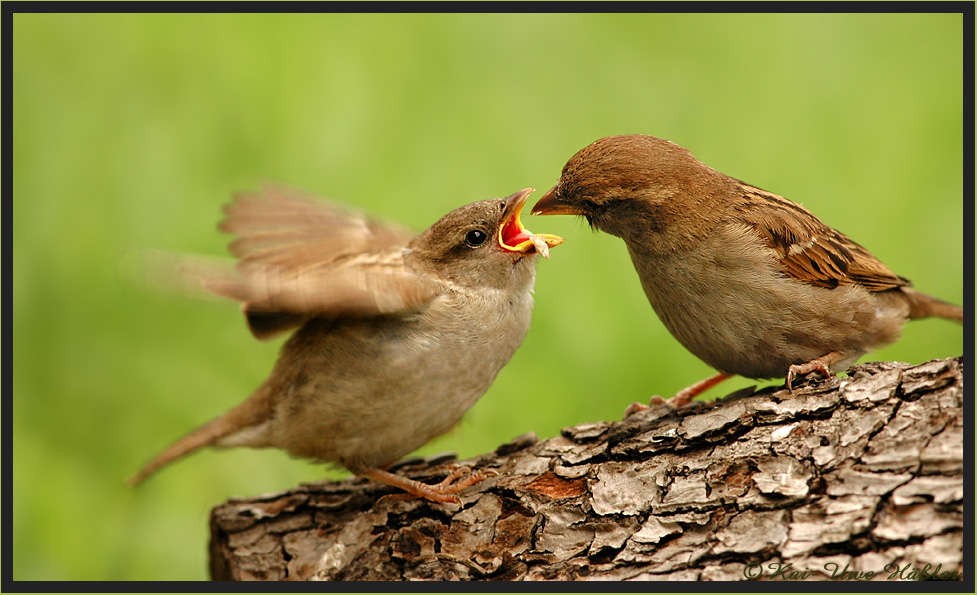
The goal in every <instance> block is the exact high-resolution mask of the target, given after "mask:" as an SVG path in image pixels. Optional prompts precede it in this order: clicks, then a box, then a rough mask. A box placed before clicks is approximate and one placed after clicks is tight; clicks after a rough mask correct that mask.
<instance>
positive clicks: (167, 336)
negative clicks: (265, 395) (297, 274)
mask: <svg viewBox="0 0 977 595" xmlns="http://www.w3.org/2000/svg"><path fill="white" fill-rule="evenodd" d="M13 23H14V29H13V36H14V37H13V68H14V71H13V101H14V121H13V135H14V144H13V151H14V155H13V163H14V175H13V188H14V197H13V199H14V200H13V218H14V225H13V237H14V242H13V285H12V291H13V300H14V301H13V309H14V322H13V325H14V326H13V333H14V346H15V353H14V365H15V369H14V380H13V382H14V409H13V415H14V423H13V436H12V448H13V457H14V458H13V461H14V469H13V486H12V489H13V513H14V516H13V519H12V520H11V521H10V522H12V523H13V537H14V539H13V559H14V565H13V578H14V579H18V580H28V579H204V578H206V577H207V561H206V560H207V559H206V547H207V539H208V531H207V519H208V512H209V509H210V507H212V506H214V505H216V504H218V503H220V502H222V501H224V500H225V499H227V498H228V497H231V496H235V495H254V494H259V493H267V492H274V491H278V490H284V489H287V488H289V487H291V486H294V485H296V484H297V483H299V482H308V481H313V480H316V479H319V478H321V477H323V476H324V474H325V473H326V472H325V471H324V470H323V468H322V467H321V466H317V465H313V464H308V463H305V462H302V461H294V460H290V459H288V458H287V457H286V456H285V455H283V454H281V453H278V452H274V451H246V450H238V451H224V452H214V451H207V452H204V453H200V454H198V455H196V456H193V457H192V458H190V459H187V460H185V461H183V462H181V463H179V464H177V465H175V466H173V467H171V468H168V469H166V470H165V471H164V472H162V473H161V474H160V475H158V476H156V477H154V478H153V479H152V480H150V481H149V482H148V483H146V484H145V485H143V486H142V487H140V488H139V489H138V490H130V489H128V488H127V487H125V486H124V485H123V480H124V478H125V477H127V476H128V475H129V474H131V473H132V472H134V471H135V470H136V469H137V468H138V467H139V466H140V465H141V464H142V463H143V462H145V461H146V460H147V459H148V458H149V457H150V456H151V455H153V454H155V453H156V452H157V451H158V450H160V449H161V448H162V447H164V446H166V445H167V444H168V443H169V442H170V441H171V440H173V439H175V438H177V437H178V436H180V435H182V434H183V433H184V432H186V431H188V430H189V429H191V428H193V427H195V426H196V425H198V424H200V423H202V422H204V421H206V420H208V419H209V418H211V417H213V416H215V415H217V414H219V413H221V412H223V411H224V410H226V409H227V408H229V407H230V406H232V405H234V404H236V403H237V402H239V401H240V400H241V399H242V398H243V397H245V396H246V395H248V394H249V393H250V392H251V390H253V389H254V388H255V387H256V386H257V385H258V384H259V383H260V382H261V381H262V380H263V379H264V378H265V376H266V375H267V373H268V372H269V371H270V370H271V367H272V365H273V363H274V361H275V358H276V355H277V350H278V347H279V345H280V344H281V341H274V342H271V343H259V342H257V341H255V340H253V339H252V338H251V337H250V336H249V334H248V332H247V330H246V328H245V325H244V323H243V320H242V318H241V316H240V314H239V313H238V310H237V307H236V306H235V305H233V304H230V303H226V304H224V303H211V302H195V301H189V300H186V301H184V300H180V299H177V298H173V297H169V296H166V295H159V294H156V293H153V292H151V291H148V290H146V289H144V288H142V287H139V286H136V285H133V284H131V283H128V282H126V281H124V280H123V279H122V277H121V276H120V262H121V261H122V260H123V257H124V256H125V255H126V254H128V253H129V252H130V251H132V250H135V249H140V248H147V247H152V248H162V249H167V250H175V251H185V252H197V253H204V254H215V255H224V254H226V251H225V244H226V242H227V240H228V238H227V237H225V236H222V235H221V234H219V233H217V231H216V229H215V224H216V222H217V220H218V219H219V216H220V206H221V205H222V204H223V203H224V202H226V201H227V200H228V198H229V197H230V195H231V193H232V192H233V191H235V190H239V189H248V188H254V187H256V186H257V184H258V183H259V182H260V181H262V180H277V181H281V182H284V183H288V184H291V185H295V186H298V187H301V188H305V189H307V190H310V191H313V192H315V193H317V194H321V195H325V196H330V197H333V198H336V199H340V200H342V201H345V202H349V203H352V204H355V205H358V206H361V207H364V208H366V209H368V210H370V211H372V212H374V213H376V214H378V215H382V216H386V217H389V218H394V219H397V220H400V221H402V222H404V223H406V224H409V225H410V226H412V227H413V228H415V229H418V230H420V229H423V228H425V227H427V226H428V225H430V224H431V223H432V222H434V221H435V220H436V219H437V218H439V217H440V216H441V215H444V214H445V213H447V212H448V211H450V210H452V209H454V208H455V207H457V206H460V205H462V204H465V203H469V202H473V201H476V200H481V199H485V198H490V197H495V196H505V195H507V194H510V193H511V192H514V191H516V190H519V189H521V188H524V187H526V186H533V187H535V188H537V189H538V193H537V194H536V196H535V197H531V198H530V203H531V204H532V203H533V202H534V201H535V199H536V198H538V197H539V196H540V195H541V193H542V192H543V191H545V190H546V189H548V188H549V187H550V186H551V185H552V184H553V183H555V181H556V179H557V177H558V176H559V173H560V169H561V168H562V166H563V164H564V162H565V161H566V160H567V159H568V158H569V157H570V156H571V155H572V154H573V153H575V152H576V151H577V150H579V149H580V148H582V147H584V146H585V145H586V144H588V143H590V142H591V141H593V140H596V139H597V138H600V137H602V136H607V135H611V134H623V133H646V134H654V135H656V136H661V137H664V138H668V139H671V140H674V141H676V142H678V143H679V144H681V145H684V146H686V147H688V148H690V149H691V150H692V151H693V152H694V153H695V154H696V156H698V157H699V158H700V159H702V160H703V161H705V162H706V163H708V164H709V165H711V166H713V167H715V168H717V169H719V170H720V171H723V172H726V173H728V174H730V175H732V176H735V177H738V178H740V179H743V180H746V181H749V182H751V183H753V184H756V185H759V186H760V187H762V188H765V189H767V190H770V191H773V192H777V193H780V194H783V195H785V196H787V197H788V198H790V199H792V200H794V201H796V202H801V203H803V204H804V205H805V206H807V207H808V208H809V209H811V210H812V211H814V212H815V213H816V214H818V215H819V216H820V217H821V218H822V219H823V220H824V221H825V222H827V223H828V224H830V225H833V226H835V227H837V228H839V229H841V230H842V231H844V232H845V233H847V234H849V235H851V236H852V237H853V238H855V239H856V240H857V241H858V242H860V243H862V244H863V245H864V246H866V247H867V248H868V249H869V250H871V251H873V252H874V253H875V254H876V255H877V256H878V257H879V258H881V259H882V260H883V261H884V262H885V263H887V264H888V265H889V266H890V267H891V268H893V269H894V270H895V271H896V272H898V273H900V274H902V275H905V276H907V277H909V278H911V279H912V280H913V281H914V282H915V285H916V286H917V287H918V288H921V289H923V290H924V291H927V292H929V293H932V294H934V295H937V296H940V297H942V298H945V299H948V300H952V301H955V302H957V303H962V300H963V293H964V288H963V257H962V254H963V239H962V227H963V221H962V213H963V200H964V199H963V196H962V192H963V185H962V177H963V170H962V166H963V162H962V160H963V152H962V142H963V132H962V126H963V119H962V113H963V105H962V93H963V89H962V70H963V60H962V56H963V51H964V48H963V41H962V32H963V27H962V17H961V16H960V15H917V14H905V15H884V16H878V15H874V16H873V15H802V14H797V15H731V14H724V15H679V14H673V15H634V14H630V15H379V16H371V15H355V14H344V15H270V16H264V15H204V16H189V15H109V14H106V15H48V14H17V15H15V16H14V19H13ZM966 200H968V201H969V200H971V198H970V197H967V199H966ZM524 223H525V224H526V225H528V226H529V227H530V229H532V230H534V231H537V232H544V231H545V232H552V233H557V234H560V235H563V236H564V237H566V238H567V242H566V243H565V244H564V245H562V246H560V247H559V248H556V249H555V250H554V251H553V258H552V259H551V260H549V261H543V262H541V263H540V265H539V268H538V271H539V274H538V280H537V284H536V310H535V314H534V320H533V326H532V329H531V330H530V333H529V336H528V338H527V339H526V342H525V343H524V344H523V346H522V348H521V350H520V351H519V352H518V353H517V354H516V356H515V357H514V358H513V360H512V362H511V363H510V364H509V365H508V367H506V368H505V369H504V370H503V371H502V373H501V374H500V375H499V377H498V380H497V381H496V383H495V385H494V386H493V388H492V389H491V390H490V391H489V392H488V393H487V394H486V395H485V397H484V398H483V399H482V400H481V401H480V402H479V403H478V405H477V406H476V407H475V408H474V409H473V410H472V411H471V412H470V413H469V414H468V415H467V416H466V418H465V420H464V421H463V423H462V424H460V426H459V427H458V428H457V429H455V430H453V431H452V432H451V433H450V434H449V435H447V436H445V437H443V438H440V439H438V440H436V441H435V442H433V443H431V444H429V445H427V446H426V447H425V448H424V449H423V451H422V453H426V454H431V453H435V452H440V451H444V450H453V451H457V452H459V453H460V455H461V456H462V457H466V456H473V455H476V454H479V453H482V452H486V451H489V450H491V449H493V448H494V447H496V446H497V445H498V444H500V443H502V442H505V441H507V440H509V439H511V438H513V437H514V436H517V435H519V434H522V433H524V432H528V431H534V432H536V433H537V434H539V435H540V436H541V437H544V438H545V437H550V436H554V435H556V434H558V433H559V431H560V428H562V427H566V426H571V425H575V424H580V423H585V422H593V421H597V420H616V419H619V418H620V417H621V414H622V412H623V411H624V409H625V407H626V406H627V405H628V404H629V403H630V402H631V401H634V400H640V401H646V400H647V399H648V397H649V396H651V395H652V394H661V395H666V396H667V395H671V394H672V393H674V392H675V391H676V390H678V389H680V388H682V387H684V386H686V385H688V384H691V383H692V382H694V381H696V380H700V379H701V378H703V377H705V376H706V375H709V374H710V373H711V370H710V369H709V368H707V367H706V366H705V364H702V363H701V362H699V361H698V360H697V359H696V358H695V357H694V356H692V355H691V354H689V353H687V352H686V351H685V350H684V349H683V348H682V347H681V346H679V345H678V343H676V342H675V341H674V340H673V339H672V338H671V336H670V335H669V334H668V332H667V331H666V330H665V329H664V328H663V326H662V325H661V323H660V322H659V321H658V319H657V317H656V316H655V315H654V313H653V311H652V310H651V308H650V306H649V305H648V302H647V301H646V299H645V297H644V294H643V293H642V291H641V288H640V285H639V284H638V282H637V278H636V275H635V273H634V270H633V269H632V266H631V263H630V260H629V259H628V256H627V252H626V250H625V247H624V245H623V243H622V242H621V241H620V240H618V239H617V238H614V237H611V236H607V235H596V234H593V233H591V232H590V231H589V229H588V228H587V226H586V225H585V224H584V223H583V222H581V221H578V220H574V219H571V218H567V217H550V218H534V217H527V218H524ZM963 334H964V331H963V329H962V328H961V327H960V326H958V325H955V324H952V323H949V322H946V321H941V320H926V321H921V322H916V323H913V324H910V325H909V326H908V327H907V328H906V330H905V333H904V337H903V339H902V341H901V342H899V343H897V344H896V345H894V346H892V347H890V348H888V349H886V350H884V351H880V352H878V353H876V354H874V355H873V357H874V358H878V359H898V360H905V361H910V362H923V361H926V360H928V359H931V358H937V357H945V356H953V355H959V354H961V353H962V351H963V344H964V343H963ZM867 359H868V358H863V361H865V360H867ZM749 384H754V382H752V381H748V380H745V379H735V380H734V381H729V382H727V383H725V384H723V385H721V386H720V387H718V388H716V389H713V390H712V391H710V393H709V396H710V397H716V396H721V395H724V394H727V393H729V392H731V391H733V390H735V389H736V388H738V387H742V386H747V385H749ZM391 415H396V412H391ZM7 439H8V440H11V438H10V437H9V436H8V437H7ZM7 444H8V445H11V442H7ZM8 447H9V446H8Z"/></svg>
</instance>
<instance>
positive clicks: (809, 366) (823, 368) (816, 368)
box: [787, 351, 841, 394]
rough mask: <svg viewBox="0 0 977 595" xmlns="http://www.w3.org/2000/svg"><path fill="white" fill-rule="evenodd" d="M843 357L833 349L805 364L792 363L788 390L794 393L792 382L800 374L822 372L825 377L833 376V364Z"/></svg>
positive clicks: (788, 372)
mask: <svg viewBox="0 0 977 595" xmlns="http://www.w3.org/2000/svg"><path fill="white" fill-rule="evenodd" d="M840 359H841V354H840V353H838V352H837V351H832V352H831V353H829V354H827V355H824V356H822V357H819V358H817V359H812V360H811V361H809V362H806V363H803V364H791V365H790V367H788V368H787V392H788V393H791V394H793V393H794V389H793V388H792V387H791V383H792V382H793V381H794V379H795V378H797V377H798V376H804V375H805V374H810V373H811V372H820V373H822V374H824V376H825V378H831V377H832V376H833V375H834V373H833V372H832V371H831V364H833V363H835V362H836V361H838V360H840Z"/></svg>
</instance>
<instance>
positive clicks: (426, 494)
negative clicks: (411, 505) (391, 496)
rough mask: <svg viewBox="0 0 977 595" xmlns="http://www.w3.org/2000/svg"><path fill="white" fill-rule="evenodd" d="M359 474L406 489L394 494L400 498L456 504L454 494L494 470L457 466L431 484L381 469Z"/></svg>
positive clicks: (485, 477)
mask: <svg viewBox="0 0 977 595" xmlns="http://www.w3.org/2000/svg"><path fill="white" fill-rule="evenodd" d="M360 475H362V476H363V477H368V478H370V479H373V480H375V481H379V482H381V483H385V484H387V485H392V486H394V487H395V488H400V489H402V490H404V491H406V492H407V494H396V495H395V496H397V497H400V498H409V497H410V496H415V497H417V498H426V499H428V500H430V501H432V502H444V503H448V504H458V503H460V502H461V500H459V499H458V496H455V494H457V493H458V492H460V491H462V490H464V489H466V488H469V487H471V486H473V485H475V484H476V483H479V482H481V481H483V480H485V479H487V478H489V477H491V476H492V475H495V472H494V471H484V472H483V471H475V472H472V470H471V468H470V467H458V468H457V469H455V470H453V471H452V472H451V474H450V475H448V476H447V477H445V478H444V480H442V481H441V483H436V484H433V485H432V484H427V483H421V482H419V481H417V480H415V479H409V478H407V477H404V476H402V475H397V474H396V473H390V472H389V471H384V470H383V469H366V470H365V471H363V472H362V473H361V474H360Z"/></svg>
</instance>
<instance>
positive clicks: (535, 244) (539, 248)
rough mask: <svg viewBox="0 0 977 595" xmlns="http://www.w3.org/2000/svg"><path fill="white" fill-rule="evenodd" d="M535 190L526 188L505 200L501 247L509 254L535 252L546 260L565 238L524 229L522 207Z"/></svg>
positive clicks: (500, 236)
mask: <svg viewBox="0 0 977 595" xmlns="http://www.w3.org/2000/svg"><path fill="white" fill-rule="evenodd" d="M533 190H534V189H533V188H526V189H525V190H520V191H519V192H516V193H515V194H513V195H512V196H510V197H508V198H506V199H505V211H504V212H503V213H502V224H501V225H500V226H499V246H501V247H502V249H503V250H506V251H508V252H521V253H525V254H528V253H530V252H533V251H534V250H535V251H536V252H539V253H540V254H541V255H543V257H544V258H549V257H550V248H552V247H553V246H559V245H560V244H562V243H563V238H561V237H560V236H555V235H553V234H551V233H540V234H536V233H533V232H531V231H529V230H528V229H526V228H525V227H523V226H522V222H521V221H520V220H519V214H520V213H521V212H522V207H523V205H525V204H526V199H527V198H529V195H530V194H532V193H533Z"/></svg>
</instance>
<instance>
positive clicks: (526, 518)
mask: <svg viewBox="0 0 977 595" xmlns="http://www.w3.org/2000/svg"><path fill="white" fill-rule="evenodd" d="M849 375H850V376H849V377H848V378H841V379H838V378H832V379H828V380H823V379H821V378H816V379H813V381H812V380H809V381H807V382H801V383H799V384H798V386H795V389H794V394H793V395H792V396H791V395H788V393H787V392H786V391H785V390H781V389H774V388H768V389H764V390H762V391H760V392H756V393H754V392H753V389H746V390H743V391H737V392H736V393H733V394H731V395H729V396H727V397H725V398H723V399H720V400H718V401H715V402H704V403H699V402H696V403H694V404H693V405H690V406H689V407H686V408H683V409H680V410H678V411H676V410H674V409H672V408H671V407H669V406H668V405H653V406H652V407H651V408H649V409H647V410H644V411H641V412H638V413H635V414H634V415H632V416H630V417H628V418H626V419H624V420H623V421H618V422H611V423H607V422H599V423H591V424H584V425H580V426H576V427H572V428H567V429H565V430H563V432H562V435H560V436H556V437H554V438H550V439H548V440H543V441H538V440H537V439H536V438H535V436H532V435H527V436H522V437H520V438H517V439H516V440H514V441H513V442H511V443H509V444H505V445H503V446H500V447H499V448H498V449H497V450H496V451H495V452H493V453H490V454H486V455H483V456H480V457H477V458H475V459H472V460H470V461H465V462H464V464H465V465H467V466H470V467H472V468H474V469H478V470H492V471H495V472H497V475H496V476H494V477H490V478H489V479H487V480H485V481H484V482H482V483H480V484H477V485H475V486H473V487H471V488H468V489H467V490H465V491H464V492H463V493H462V494H461V501H462V503H461V505H451V504H436V503H432V502H427V501H423V500H417V499H404V498H400V497H391V496H388V494H394V493H396V492H397V490H395V489H393V488H388V487H387V486H383V485H378V484H373V485H371V484H370V483H369V482H367V481H365V480H363V479H359V478H352V479H349V480H346V481H342V482H338V483H337V482H331V481H323V482H319V483H315V484H310V485H302V486H299V487H298V488H295V489H294V490H290V491H288V492H283V493H280V494H275V495H271V496H261V497H256V498H248V499H234V500H231V501H229V502H227V503H225V504H223V505H220V506H218V507H217V508H215V509H214V510H213V511H212V515H211V531H212V537H211V546H210V547H211V575H212V577H213V578H214V579H221V580H253V579H260V580H279V579H290V580H320V579H321V580H343V579H345V580H408V579H433V580H441V579H460V580H479V579H483V580H484V579H489V580H540V579H542V580H580V579H610V580H622V579H625V580H627V579H631V580H666V579H667V580H676V579H678V580H698V579H702V580H744V579H774V580H778V579H782V580H793V579H812V580H813V579H825V578H836V579H837V578H842V579H875V580H886V579H889V580H897V579H898V580H908V579H919V578H942V579H954V580H960V579H961V576H962V573H963V538H964V535H963V492H964V489H963V486H964V483H963V423H964V418H963V358H962V357H960V358H952V359H947V360H936V361H932V362H929V363H926V364H923V365H920V366H910V365H909V364H904V363H894V362H885V363H869V364H863V365H859V366H856V367H854V368H853V369H852V370H849ZM450 467H451V464H450V463H449V462H447V461H445V460H444V459H443V458H442V460H437V459H435V460H431V459H429V460H427V461H421V462H417V461H414V462H408V463H405V464H401V465H400V466H399V467H398V471H399V472H400V473H403V474H405V475H409V476H410V477H413V478H415V479H420V480H422V481H427V482H435V481H438V480H440V478H442V477H444V476H445V475H447V473H448V471H449V469H450ZM968 580H969V581H972V579H971V578H969V577H968Z"/></svg>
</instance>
